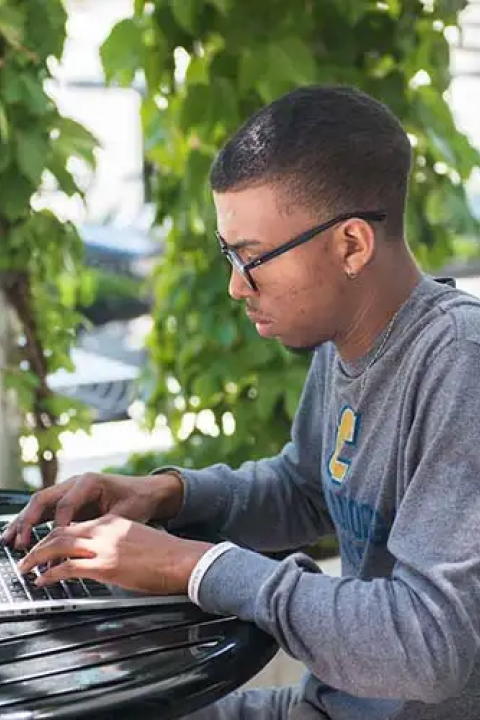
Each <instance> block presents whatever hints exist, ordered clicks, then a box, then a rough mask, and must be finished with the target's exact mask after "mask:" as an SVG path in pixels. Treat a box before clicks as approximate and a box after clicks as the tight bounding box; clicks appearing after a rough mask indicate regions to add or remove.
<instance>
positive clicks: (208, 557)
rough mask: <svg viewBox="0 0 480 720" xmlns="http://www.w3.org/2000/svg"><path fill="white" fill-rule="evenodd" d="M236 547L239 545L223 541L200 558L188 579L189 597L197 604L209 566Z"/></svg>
mask: <svg viewBox="0 0 480 720" xmlns="http://www.w3.org/2000/svg"><path fill="white" fill-rule="evenodd" d="M236 547H237V545H234V544H233V543H231V542H222V543H219V544H218V545H214V546H213V547H212V548H210V550H207V552H206V553H205V555H203V556H202V557H201V558H200V560H199V561H198V563H197V564H196V565H195V567H194V568H193V571H192V574H191V575H190V579H189V581H188V597H189V598H190V600H191V601H192V603H195V605H199V602H198V593H199V592H200V585H201V582H202V580H203V576H204V575H205V573H206V572H207V570H208V569H209V567H210V566H211V565H213V563H214V562H215V560H218V558H219V557H221V556H222V555H223V554H224V553H226V552H227V551H228V550H232V549H233V548H236Z"/></svg>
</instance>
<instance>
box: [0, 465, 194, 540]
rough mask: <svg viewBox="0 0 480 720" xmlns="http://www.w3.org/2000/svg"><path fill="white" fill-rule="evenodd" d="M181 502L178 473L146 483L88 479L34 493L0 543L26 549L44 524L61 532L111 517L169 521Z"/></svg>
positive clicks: (143, 479)
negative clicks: (34, 529)
mask: <svg viewBox="0 0 480 720" xmlns="http://www.w3.org/2000/svg"><path fill="white" fill-rule="evenodd" d="M182 501H183V483H182V481H181V479H180V476H179V475H178V474H177V473H173V472H168V473H162V474H158V475H147V476H145V477H127V476H124V475H106V474H103V473H85V474H83V475H76V476H75V477H73V478H70V479H69V480H66V481H65V482H62V483H59V484H58V485H53V486H52V487H49V488H46V489H45V490H40V491H38V492H36V493H34V495H32V497H31V499H30V502H29V503H28V505H26V506H25V507H24V508H23V510H21V512H20V513H19V514H18V515H17V517H16V518H15V520H14V521H13V522H12V523H10V525H9V526H8V527H7V529H6V530H5V531H4V532H3V535H2V539H3V541H4V542H6V543H9V544H15V545H16V546H17V547H27V546H28V544H29V542H30V537H31V530H32V527H33V526H34V525H37V524H38V523H41V522H44V521H45V520H54V522H55V525H62V526H63V525H69V524H70V523H71V522H72V521H73V520H90V519H92V518H96V517H101V516H103V515H107V514H109V513H111V514H114V515H120V516H121V517H125V518H129V519H130V520H138V521H140V522H147V521H148V520H151V519H152V518H156V519H159V520H169V519H170V518H172V517H174V516H175V515H176V514H177V513H178V511H179V510H180V507H181V504H182Z"/></svg>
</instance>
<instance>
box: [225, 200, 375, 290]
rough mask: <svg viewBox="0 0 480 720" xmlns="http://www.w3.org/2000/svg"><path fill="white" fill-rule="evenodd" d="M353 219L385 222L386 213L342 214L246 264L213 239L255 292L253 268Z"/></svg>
mask: <svg viewBox="0 0 480 720" xmlns="http://www.w3.org/2000/svg"><path fill="white" fill-rule="evenodd" d="M353 218H358V219H359V220H366V221H367V222H381V221H382V220H385V218H386V213H385V212H384V211H383V210H372V211H367V212H351V213H344V214H343V215H337V216H336V217H334V218H332V219H331V220H327V222H324V223H322V224H321V225H317V226H316V227H314V228H311V229H310V230H306V231H305V232H303V233H302V234H301V235H298V236H297V237H295V238H293V239H292V240H288V241H287V242H286V243H283V245H279V246H278V247H277V248H275V249H274V250H269V251H268V252H266V253H264V254H263V255H259V257H257V258H254V259H253V260H248V261H247V262H243V260H242V259H241V257H240V256H239V254H238V253H237V251H236V250H235V249H234V248H232V247H229V246H228V244H227V242H226V241H225V240H224V238H223V237H222V236H221V235H220V233H219V232H216V233H215V237H216V238H217V240H218V242H219V243H220V249H221V251H222V253H223V255H225V257H226V258H227V260H229V262H230V264H231V265H232V267H233V268H234V269H235V270H237V272H239V273H240V275H242V277H244V278H245V280H246V281H247V282H248V284H249V285H250V287H251V289H252V290H255V291H256V290H258V288H257V284H256V282H255V280H254V279H253V277H252V275H251V271H252V270H253V269H254V268H257V267H259V266H260V265H264V264H265V263H266V262H268V261H269V260H273V258H276V257H278V256H279V255H283V253H286V252H288V251H289V250H292V249H293V248H295V247H297V246H298V245H303V243H306V242H308V241H309V240H311V239H312V238H314V237H316V236H317V235H319V234H320V233H321V232H324V231H325V230H329V229H330V228H332V227H333V226H334V225H338V223H341V222H344V221H345V220H352V219H353Z"/></svg>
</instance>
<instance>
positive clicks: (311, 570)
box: [171, 277, 480, 720]
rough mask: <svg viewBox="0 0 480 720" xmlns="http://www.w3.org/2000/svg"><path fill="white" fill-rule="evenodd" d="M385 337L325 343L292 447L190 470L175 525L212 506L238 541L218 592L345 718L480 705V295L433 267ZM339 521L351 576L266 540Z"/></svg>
mask: <svg viewBox="0 0 480 720" xmlns="http://www.w3.org/2000/svg"><path fill="white" fill-rule="evenodd" d="M383 339H384V338H379V339H378V341H377V343H376V345H375V347H374V348H373V349H372V351H371V353H369V355H368V356H367V357H364V358H362V360H361V361H359V362H357V363H355V364H345V363H343V362H342V361H341V359H340V358H339V356H338V354H337V352H336V350H335V348H334V347H333V345H331V344H328V345H323V346H321V347H319V348H318V349H317V350H316V352H315V354H314V357H313V361H312V364H311V368H310V371H309V374H308V377H307V380H306V383H305V386H304V390H303V394H302V398H301V401H300V404H299V408H298V412H297V414H296V417H295V420H294V423H293V428H292V438H291V441H290V442H289V443H288V444H287V445H286V446H285V448H284V449H283V451H282V452H281V453H280V455H278V456H277V457H274V458H271V459H265V460H261V461H259V462H246V463H244V464H243V465H242V466H241V467H240V468H239V469H238V470H232V469H230V468H229V467H227V466H225V465H221V464H218V465H214V466H212V467H209V468H206V469H204V470H199V471H191V470H181V473H182V477H183V480H184V483H185V500H184V505H183V508H182V510H181V512H180V514H179V515H178V516H177V518H176V519H175V521H173V523H171V527H177V528H180V527H182V526H184V525H185V524H188V523H192V522H198V521H203V522H205V523H208V524H210V525H211V526H212V527H215V528H216V529H217V530H219V531H220V532H221V533H222V534H223V535H224V536H225V537H226V538H228V539H230V540H232V541H233V542H234V543H236V544H237V545H239V547H236V548H233V549H230V550H228V551H227V552H226V553H224V554H223V555H222V556H221V557H219V558H218V559H217V560H215V562H214V563H213V564H212V565H211V566H210V568H209V569H208V570H207V572H206V573H205V575H204V577H203V580H202V582H201V585H200V589H199V602H200V604H201V606H202V607H203V608H204V609H205V610H207V611H210V612H214V613H219V614H235V615H237V616H238V617H240V618H242V619H244V620H248V621H253V622H254V623H256V624H257V625H258V626H260V627H261V628H263V629H264V630H266V631H267V632H268V633H271V634H272V635H273V636H275V638H276V639H277V641H278V642H279V644H280V645H281V646H282V647H283V648H284V650H285V651H286V652H287V653H289V654H290V655H292V656H293V657H295V658H297V659H298V660H300V661H302V662H303V663H304V664H305V666H306V667H307V669H308V671H309V673H308V674H307V676H306V677H305V680H304V682H303V683H302V687H303V698H304V700H305V701H306V702H308V703H311V704H312V705H313V706H314V707H316V708H319V709H321V710H323V712H326V713H327V714H328V715H329V716H330V717H332V718H333V719H334V720H387V718H395V719H396V720H407V718H408V720H417V719H418V720H420V719H421V720H427V719H432V720H433V719H435V720H444V719H445V720H447V719H448V720H474V719H475V720H477V719H478V718H480V655H479V641H480V303H479V302H478V301H477V300H476V299H474V298H472V297H470V296H469V295H466V294H464V293H462V292H460V291H458V290H455V289H453V288H451V287H448V286H446V285H443V284H440V283H437V282H435V281H433V280H432V279H430V278H427V277H425V278H423V280H422V281H421V282H420V284H419V285H418V286H417V287H416V288H415V290H414V291H413V293H412V294H411V296H410V298H409V299H408V300H407V302H406V303H405V304H404V305H403V306H402V308H401V309H400V311H399V313H398V315H397V317H396V319H395V322H394V325H393V329H392V332H391V334H390V336H389V337H388V339H387V341H386V342H385V343H384V344H383V345H382V340H383ZM372 360H373V361H374V362H372ZM366 368H367V369H366ZM365 369H366V370H365ZM332 528H335V531H336V532H337V534H338V537H339V541H340V548H341V559H342V577H340V578H335V577H330V576H327V575H325V574H322V573H321V572H320V570H319V568H318V567H317V565H316V563H315V562H313V561H312V560H311V559H310V558H309V557H308V556H306V555H304V554H302V553H298V552H296V553H294V554H292V555H290V556H289V557H288V558H287V559H285V560H283V561H277V560H273V559H271V558H268V557H265V556H264V555H262V554H260V552H258V551H267V550H270V551H271V550H279V549H286V548H295V547H299V546H301V545H304V544H307V543H313V542H315V540H316V539H317V538H318V537H319V536H320V535H321V534H322V533H325V532H327V531H328V532H331V530H332ZM248 548H249V549H248Z"/></svg>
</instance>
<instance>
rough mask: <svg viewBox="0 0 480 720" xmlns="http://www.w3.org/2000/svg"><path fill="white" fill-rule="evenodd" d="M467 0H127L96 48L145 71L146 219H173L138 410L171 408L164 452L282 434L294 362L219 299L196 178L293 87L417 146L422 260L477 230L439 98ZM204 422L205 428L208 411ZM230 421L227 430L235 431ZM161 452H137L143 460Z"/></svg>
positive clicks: (465, 168) (460, 138)
mask: <svg viewBox="0 0 480 720" xmlns="http://www.w3.org/2000/svg"><path fill="white" fill-rule="evenodd" d="M465 5H466V1H465V0H450V1H449V0H422V1H421V0H403V1H400V0H383V1H382V2H372V1H371V0H325V2H315V1H314V0H264V1H263V2H258V0H243V1H242V2H239V1H238V0H237V1H235V0H155V2H145V1H144V0H136V2H135V11H134V14H133V15H132V17H130V18H127V19H124V20H122V21H121V22H119V23H118V24H117V25H116V26H115V28H114V29H113V31H112V33H111V35H110V37H109V38H108V39H107V41H106V43H105V44H104V46H103V51H102V55H103V62H104V67H105V70H106V74H107V77H108V79H109V80H110V81H112V82H118V83H121V84H125V85H129V84H130V83H132V82H133V80H134V79H136V80H138V78H139V77H143V78H144V80H145V86H146V90H145V95H144V99H143V107H142V118H143V127H144V132H145V152H146V157H147V159H148V161H149V163H150V164H151V166H152V167H153V168H154V172H153V178H152V192H153V196H154V199H155V201H156V207H157V214H156V222H157V223H165V222H167V221H168V222H170V223H171V227H170V231H169V235H168V241H167V243H166V251H165V255H164V257H163V258H162V260H161V262H160V264H159V265H158V268H157V271H156V274H155V296H156V306H155V313H154V318H155V329H154V331H153V333H152V335H151V337H150V341H149V349H150V364H149V368H148V372H147V373H146V377H145V382H144V388H145V391H146V392H147V396H148V412H147V416H148V420H149V421H150V422H154V421H155V420H156V419H158V417H159V416H160V418H165V417H166V418H167V419H168V423H169V425H170V427H171V429H172V431H173V435H174V440H175V447H174V449H173V451H172V452H171V453H170V454H169V456H168V457H164V458H163V460H168V461H170V462H172V461H177V462H180V463H181V464H183V465H185V466H193V465H195V466H202V465H205V464H208V463H211V462H212V461H216V460H219V459H220V460H224V461H226V462H229V463H230V464H232V465H234V466H235V465H237V464H239V463H240V462H241V461H243V460H245V459H247V458H250V459H251V458H258V457H262V456H266V455H269V454H274V453H276V452H277V451H278V449H279V448H280V447H281V446H282V444H283V443H284V441H285V440H286V438H287V437H288V432H289V427H290V424H291V420H292V417H293V414H294V411H295V407H296V404H297V400H298V396H299V391H300V388H301V386H302V383H303V380H304V377H305V372H306V366H307V364H306V360H305V359H301V358H299V357H296V356H294V355H291V354H289V353H288V352H287V351H286V350H284V349H283V348H282V347H281V346H280V345H279V344H277V343H276V342H274V341H266V340H263V339H260V338H258V337H257V335H256V332H255V330H253V329H252V327H251V325H250V324H249V323H248V321H246V319H245V317H244V313H243V310H242V309H241V308H239V307H238V305H236V304H234V303H232V302H230V301H229V299H228V298H227V294H226V286H227V276H228V268H224V267H223V266H222V262H223V261H222V259H221V257H220V254H219V251H218V247H217V246H216V242H215V240H214V239H213V231H214V228H215V217H214V212H213V207H212V201H211V197H210V191H209V188H208V183H207V176H208V171H209V166H210V164H211V161H212V159H213V157H214V155H215V153H216V151H217V150H218V148H219V146H220V145H221V144H222V143H223V141H224V140H225V139H226V138H227V136H228V135H230V134H231V133H232V132H233V131H234V130H235V129H236V128H237V126H238V125H239V124H240V122H241V121H243V120H244V119H245V118H246V117H247V116H248V115H250V114H251V113H252V112H254V111H255V110H257V109H258V108H259V106H261V105H262V104H264V103H267V102H269V101H271V100H273V99H274V98H275V97H277V96H278V95H280V94H281V93H284V92H286V91H288V90H289V89H292V88H293V87H295V86H298V85H301V84H305V83H312V82H320V83H341V84H350V85H355V86H357V87H359V88H361V89H363V90H365V91H366V92H368V93H370V94H371V95H373V96H375V97H377V98H379V99H380V100H382V101H384V102H385V103H386V104H388V105H389V106H390V108H391V109H392V110H393V111H394V112H395V113H396V115H397V116H398V117H399V118H400V120H401V121H402V123H403V125H404V127H405V128H406V130H407V131H408V133H409V134H410V137H411V140H412V145H413V147H414V151H415V164H414V169H413V174H412V183H411V189H410V199H409V208H408V217H407V225H408V237H409V240H410V243H411V245H412V248H413V250H414V252H415V253H416V256H417V258H418V259H419V261H420V262H421V263H422V265H423V266H424V267H426V268H434V267H436V266H439V265H440V264H441V263H443V262H445V260H446V259H447V258H448V257H449V256H450V255H451V253H452V250H453V245H452V239H453V238H455V236H457V235H459V234H462V235H463V234H471V233H473V232H474V231H476V229H477V225H476V223H475V221H474V220H473V219H472V217H471V215H470V212H469V209H468V204H467V201H466V195H465V187H464V183H465V181H466V180H467V179H468V178H469V176H470V174H471V171H472V169H473V168H474V166H476V165H477V164H478V163H479V157H478V154H477V152H476V151H475V150H474V149H473V148H472V147H471V146H470V145H469V142H468V141H467V139H466V138H465V136H464V135H462V134H461V133H460V132H458V131H457V130H456V128H455V125H454V122H453V119H452V115H451V112H450V109H449V107H448V104H447V98H448V88H449V83H450V74H449V47H448V44H447V41H446V38H445V33H444V31H445V28H446V27H447V26H450V25H456V24H457V21H458V13H459V11H461V10H462V8H463V7H464V6H465ZM206 420H208V421H209V426H208V427H207V425H206V424H205V421H206ZM233 428H235V432H232V430H233ZM159 461H160V459H159V458H158V457H152V456H148V457H147V458H141V457H139V458H133V459H132V462H131V464H130V469H133V470H145V469H148V467H150V466H151V465H153V464H156V463H158V462H159Z"/></svg>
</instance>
